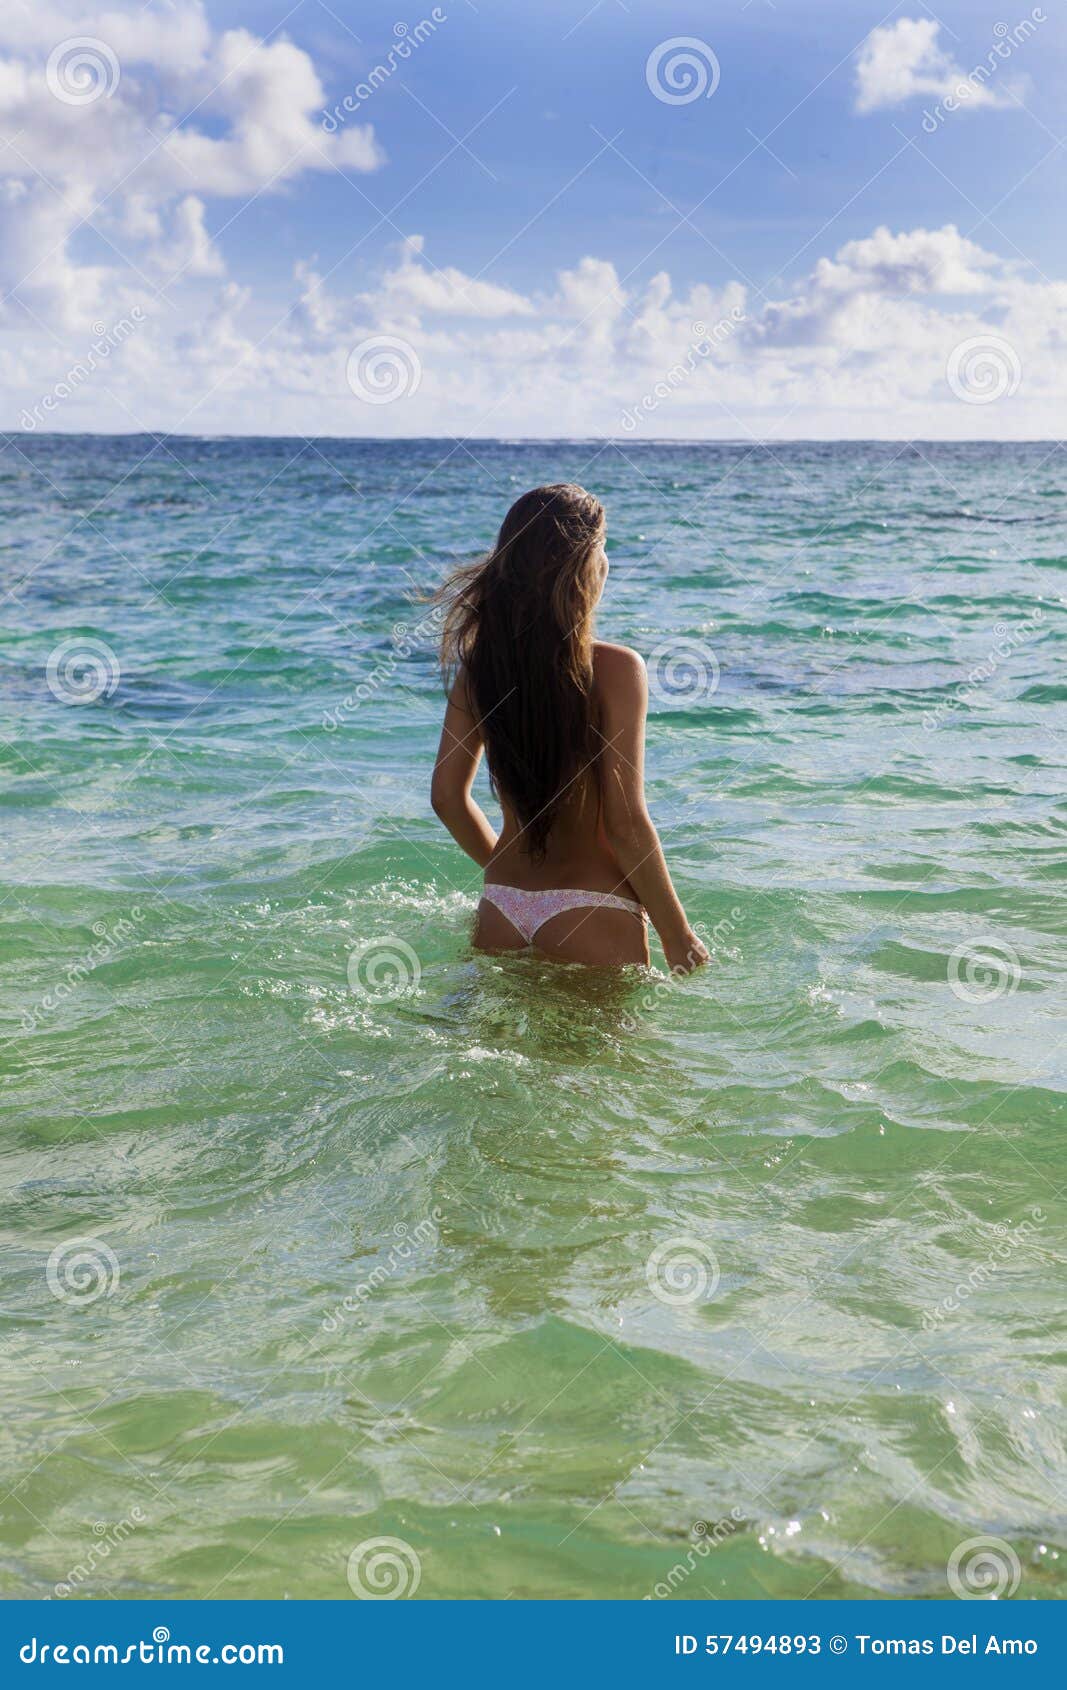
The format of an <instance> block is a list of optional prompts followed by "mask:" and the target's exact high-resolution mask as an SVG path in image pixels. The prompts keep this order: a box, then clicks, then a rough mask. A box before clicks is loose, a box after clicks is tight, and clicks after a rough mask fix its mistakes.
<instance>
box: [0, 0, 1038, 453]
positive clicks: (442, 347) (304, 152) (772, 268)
mask: <svg viewBox="0 0 1067 1690" xmlns="http://www.w3.org/2000/svg"><path fill="white" fill-rule="evenodd" d="M420 21H422V22H423V24H424V27H423V28H422V29H421V31H420V30H418V29H417V26H419V25H420ZM415 33H418V34H420V35H421V39H419V40H417V41H416V40H415ZM86 39H88V41H89V42H90V44H93V43H95V46H93V45H91V46H90V62H89V66H88V70H87V72H86V73H85V74H86V75H88V77H89V79H90V80H89V83H88V84H85V85H83V86H82V87H79V86H78V85H77V84H76V83H75V82H70V83H67V84H65V83H64V80H63V78H64V76H65V75H66V74H67V70H65V68H64V52H65V51H67V52H68V53H69V47H70V43H71V42H75V43H76V42H79V41H84V40H86ZM402 39H406V43H407V46H408V52H407V55H406V57H403V58H401V57H400V56H399V55H398V53H397V47H398V43H399V42H400V41H401V40H402ZM685 40H688V41H690V42H691V43H695V47H691V48H690V49H688V51H690V53H691V55H692V56H693V63H694V64H695V67H696V69H695V74H696V75H697V77H698V78H699V77H700V76H703V77H704V84H702V85H701V86H700V88H699V89H698V90H697V91H696V92H695V93H693V91H692V84H691V83H685V82H684V81H683V82H682V83H678V84H673V83H667V84H663V83H662V82H661V83H660V84H659V86H658V88H657V86H656V85H655V77H656V74H657V73H656V71H655V70H654V69H651V70H650V68H649V67H650V63H652V61H653V60H655V58H656V55H657V54H659V59H658V60H656V62H657V63H659V64H660V67H661V70H662V66H663V63H664V62H666V63H667V64H669V63H670V62H671V60H672V58H674V57H677V54H678V52H679V50H680V49H679V47H678V45H677V44H678V43H679V42H683V41H685ZM1065 42H1067V25H1065V22H1064V17H1063V13H1062V9H1061V10H1059V11H1057V10H1054V8H1053V5H1052V0H1048V3H1047V5H1046V6H1045V7H1041V6H1038V7H1036V8H1033V7H1026V6H1023V5H1022V4H1020V5H1018V6H1013V7H1006V6H1005V5H1004V4H1003V3H999V4H998V3H994V4H986V3H985V0H970V3H968V4H963V3H960V0H953V3H951V4H944V5H941V6H939V9H938V11H937V12H936V13H934V12H933V11H931V10H930V9H929V8H928V7H926V6H924V5H922V4H920V3H919V0H903V3H902V4H900V5H898V6H896V7H895V8H893V9H892V10H889V11H885V10H883V9H882V6H881V5H875V4H871V5H867V4H864V3H862V0H820V3H819V4H818V5H815V4H800V3H799V0H773V4H772V3H771V0H748V3H747V4H745V3H743V0H735V3H733V4H724V5H719V6H716V7H714V8H713V7H709V6H706V5H705V6H697V5H677V6H676V5H674V4H663V3H659V4H651V3H649V0H625V4H623V0H600V4H598V5H592V6H591V5H590V4H589V3H588V0H575V3H573V4H572V3H570V0H539V3H538V4H537V6H536V7H534V6H523V5H519V4H509V3H505V0H473V3H471V0H445V3H444V4H442V5H440V6H439V7H437V8H436V10H435V9H434V8H433V7H432V6H429V5H420V6H416V7H414V8H413V9H410V10H408V11H401V10H400V9H399V8H398V6H397V5H396V4H395V3H393V0H390V3H388V4H382V3H378V0H369V3H365V4H360V5H358V6H356V5H353V4H351V3H350V0H330V4H329V5H327V4H324V3H323V0H298V3H297V4H296V5H294V6H292V7H289V6H288V5H287V3H286V0H281V3H280V4H278V5H264V4H263V3H262V0H236V3H235V0H148V4H147V5H144V4H141V3H140V0H106V4H105V3H100V4H95V3H94V0H32V4H31V0H10V6H9V7H6V8H5V15H4V17H3V19H2V20H0V236H2V237H5V241H4V251H5V253H6V256H5V257H3V258H0V287H2V290H3V298H2V302H0V373H3V375H4V376H5V377H6V381H5V387H6V389H7V390H8V391H9V393H11V394H12V395H13V396H14V400H13V409H12V411H11V414H10V415H7V416H0V423H2V424H3V425H5V426H8V427H15V426H20V425H21V426H22V427H24V428H25V427H33V428H38V427H40V428H43V427H45V426H48V427H57V428H64V429H68V428H69V429H76V428H115V429H121V428H130V427H134V426H137V425H140V426H145V427H153V428H155V427H171V428H182V427H184V428H186V429H188V430H189V431H193V432H195V431H198V430H204V431H212V430H222V431H233V432H238V431H242V430H244V429H250V428H254V427H262V426H264V417H265V416H266V421H267V423H268V424H269V425H270V426H272V427H276V428H277V430H278V431H279V432H323V433H354V434H359V433H370V434H374V433H401V434H402V433H438V432H452V431H453V430H454V429H455V430H457V431H459V432H471V433H477V432H482V433H496V432H506V433H531V434H533V433H546V432H554V431H555V427H556V426H559V427H561V428H564V429H566V430H568V431H576V432H589V433H614V432H618V431H619V429H620V428H621V427H622V426H623V421H622V420H621V419H623V418H624V417H625V416H626V415H627V414H632V413H634V411H635V408H636V413H637V416H638V418H639V424H638V422H634V423H632V426H633V428H634V429H636V427H637V426H640V428H641V429H642V430H643V431H644V432H645V433H647V435H648V436H649V437H655V436H657V435H670V434H674V435H679V436H681V435H692V434H719V435H721V434H729V435H731V436H736V434H737V433H738V432H739V430H741V429H750V430H752V431H753V432H755V433H761V432H766V431H768V430H773V429H786V431H787V432H790V433H799V434H804V433H810V434H815V435H848V434H853V435H854V434H865V433H866V434H875V433H878V434H886V435H907V434H909V433H916V432H921V433H927V434H930V435H935V436H942V435H943V436H957V437H959V436H962V437H979V438H981V437H988V436H991V435H994V436H999V435H1001V434H1003V435H1011V436H1016V437H1020V436H1021V437H1033V436H1043V435H1053V434H1057V433H1058V432H1059V431H1060V428H1061V426H1062V418H1061V415H1060V412H1059V408H1058V407H1059V399H1058V392H1057V388H1056V383H1057V381H1059V382H1060V386H1061V387H1062V380H1061V378H1062V376H1063V375H1064V374H1065V373H1067V372H1065V371H1064V370H1063V368H1062V367H1061V365H1062V360H1063V352H1062V348H1063V346H1064V345H1067V289H1065V284H1064V281H1063V280H1062V278H1064V277H1065V276H1067V253H1065V251H1064V244H1065V240H1067V236H1065V232H1064V224H1063V218H1062V216H1061V215H1059V211H1060V208H1061V207H1062V203H1063V195H1062V182H1063V170H1064V158H1065V153H1064V148H1063V146H1062V145H1061V144H1060V142H1059V139H1058V137H1059V134H1060V129H1061V126H1062V123H1063V118H1062V110H1061V107H1062V101H1061V99H1060V91H1061V90H1062V87H1063V85H1064V78H1063V72H1064V68H1065V67H1064V59H1065ZM672 43H673V44H675V45H674V46H673V47H672ZM681 50H682V51H683V52H684V51H686V49H684V48H682V49H681ZM57 55H58V58H57ZM650 56H651V58H650ZM375 66H378V67H380V73H379V74H378V75H377V76H376V77H374V81H375V82H376V86H374V87H373V88H372V89H371V90H370V91H369V93H368V90H367V87H366V82H367V79H368V78H370V77H371V76H372V73H373V72H374V67H375ZM67 69H69V66H68V67H67ZM382 73H384V74H382ZM94 77H95V78H96V83H95V84H94V83H93V81H92V79H93V78H94ZM361 85H363V88H362V95H360V94H359V90H360V88H361ZM672 89H673V90H675V91H677V90H678V89H680V90H681V93H682V95H683V96H685V97H684V98H673V97H672V98H667V99H665V98H662V97H661V95H662V94H663V93H664V92H666V93H667V94H671V92H672ZM954 91H955V95H956V99H955V104H956V107H957V109H955V110H949V109H946V107H945V97H946V95H947V96H948V100H949V104H951V103H952V97H953V93H954ZM691 93H692V97H689V95H690V94H691ZM346 96H348V97H349V100H350V102H351V100H352V99H353V98H357V97H358V98H360V104H359V109H358V110H355V111H352V110H349V111H347V112H346V111H344V110H343V108H341V109H340V113H339V116H340V121H338V122H334V123H332V124H331V122H330V120H327V122H326V125H325V126H324V125H323V112H329V111H330V110H331V109H338V108H340V106H341V102H343V101H344V99H345V97H346ZM924 118H925V121H924ZM405 242H409V243H411V244H409V245H408V246H407V247H405ZM842 254H844V257H843V258H842V256H841V255H842ZM664 273H665V274H666V276H667V277H669V283H667V284H665V283H664V282H663V281H662V280H661V279H660V278H662V276H663V275H664ZM487 288H488V290H489V291H487ZM492 290H496V291H492ZM665 290H666V291H665ZM738 290H740V293H739V292H738ZM135 307H136V309H137V310H138V311H139V312H140V313H141V315H140V317H135V316H134V315H133V313H134V310H135ZM731 313H733V315H731ZM737 313H740V314H741V315H740V316H739V317H738V316H737ZM709 314H710V320H711V324H722V323H725V324H726V331H725V332H724V333H723V334H722V336H721V337H713V339H714V345H713V346H712V347H711V348H710V350H709V351H707V352H704V351H701V350H699V348H700V345H701V342H700V336H699V335H697V334H696V333H695V332H694V329H693V324H694V323H697V324H698V325H700V326H704V327H707V326H708V324H707V321H706V320H707V319H708V318H709ZM123 325H132V327H129V328H124V327H123ZM383 336H384V337H385V338H386V340H388V341H396V342H399V343H401V347H402V350H401V351H400V352H395V350H394V352H390V353H389V354H388V356H390V357H394V358H399V360H400V362H401V364H402V365H403V369H402V370H401V371H400V379H399V386H400V388H401V389H402V391H400V392H398V394H397V395H396V403H392V402H391V401H390V402H382V401H381V396H380V395H379V394H377V393H372V394H371V395H370V397H368V393H367V386H368V384H367V382H365V381H364V380H363V378H362V377H361V376H360V375H359V374H358V370H357V373H356V374H355V376H353V367H352V363H351V358H352V354H353V350H354V349H359V348H364V347H366V346H367V345H368V343H370V342H372V341H374V340H375V339H376V338H381V337H383ZM983 337H985V338H986V339H987V340H990V339H991V341H992V343H993V346H992V352H991V353H990V352H989V348H988V347H985V346H984V345H983V344H982V341H983ZM101 339H102V340H103V342H104V345H105V350H103V351H101V350H100V342H101ZM976 343H977V351H975V345H976ZM694 346H696V347H697V348H698V350H697V352H696V353H694V351H693V347H694ZM960 347H963V348H964V349H965V350H964V352H963V353H960V352H959V350H958V349H959V348H960ZM372 351H373V349H372ZM370 356H371V354H370V353H368V354H366V357H370ZM990 356H991V357H992V360H993V378H994V379H993V389H994V392H993V401H989V397H988V393H987V392H985V391H980V390H979V391H972V392H967V391H964V393H963V394H962V396H961V394H960V393H959V392H958V391H957V387H958V385H959V382H958V380H957V377H958V366H959V365H960V364H961V362H962V363H963V364H965V365H966V364H967V363H968V360H970V361H971V362H974V360H975V359H977V362H978V366H979V370H980V372H981V370H984V369H986V363H987V362H988V357H990ZM363 358H364V354H363V353H362V352H360V353H358V355H357V358H356V363H357V366H358V367H359V368H363V364H361V363H360V360H361V359H363ZM87 360H88V362H89V364H90V365H91V366H92V367H91V369H90V376H91V378H92V379H89V378H86V377H79V378H78V379H77V380H75V381H74V382H73V383H72V382H71V380H70V379H69V376H70V370H71V368H73V366H74V365H75V364H78V365H81V366H84V365H85V363H86V361H87ZM983 360H986V362H983ZM105 365H106V368H105ZM689 366H692V367H689ZM368 368H370V366H368ZM953 369H956V376H953V375H952V371H953ZM679 370H680V371H681V374H680V375H679V374H678V371H679ZM670 372H675V374H674V375H673V376H671V375H670ZM946 372H947V374H946ZM394 373H395V372H394ZM378 374H379V376H380V375H381V370H379V372H378ZM386 374H388V370H386ZM372 377H373V379H372V380H371V382H370V385H371V387H373V386H374V381H375V380H377V379H378V378H377V377H374V376H373V369H372ZM987 378H988V372H987ZM664 384H666V385H667V387H668V388H669V389H670V391H669V392H668V393H667V394H665V395H663V396H662V397H657V395H658V393H659V390H660V388H661V387H662V386H663V385H664ZM57 387H62V388H63V389H64V393H63V396H62V399H61V402H59V401H57V400H56V399H55V398H54V397H53V399H52V402H51V403H49V402H48V396H49V395H50V394H52V393H53V390H54V389H55V388H57ZM964 387H965V388H966V383H964ZM979 387H980V383H979ZM998 388H1003V392H999V391H995V390H997V389H998ZM652 400H654V401H655V402H654V403H652V402H651V401H652ZM353 401H354V403H353ZM265 406H266V407H267V409H266V411H265ZM27 418H28V419H29V420H28V421H27Z"/></svg>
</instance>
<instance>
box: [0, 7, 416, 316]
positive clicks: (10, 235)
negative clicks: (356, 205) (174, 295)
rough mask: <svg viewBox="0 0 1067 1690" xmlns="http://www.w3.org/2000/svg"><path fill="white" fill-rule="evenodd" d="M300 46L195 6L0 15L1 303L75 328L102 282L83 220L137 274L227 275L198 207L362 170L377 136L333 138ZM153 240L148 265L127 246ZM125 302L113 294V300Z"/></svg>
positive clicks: (373, 156) (363, 128) (354, 127)
mask: <svg viewBox="0 0 1067 1690" xmlns="http://www.w3.org/2000/svg"><path fill="white" fill-rule="evenodd" d="M325 98H326V96H325V91H324V89H323V86H322V83H321V82H320V80H319V76H318V73H317V72H316V69H315V67H314V65H313V63H312V61H311V59H310V58H309V57H308V55H307V53H305V52H304V51H303V50H302V49H301V48H299V47H297V46H295V45H294V44H293V43H292V42H290V41H288V40H286V39H285V38H284V36H280V37H279V38H277V39H276V40H273V41H270V42H266V41H262V40H260V39H258V38H257V37H256V36H254V35H253V34H251V33H250V32H249V31H248V30H246V29H227V30H223V31H221V32H216V31H214V30H213V29H212V27H211V25H210V23H209V21H208V18H207V16H206V14H205V11H204V8H203V5H202V3H201V0H166V4H165V5H163V4H157V5H149V6H140V5H130V6H129V7H128V9H120V8H118V7H116V8H115V9H112V10H95V9H94V10H89V9H88V8H87V7H86V6H84V5H83V4H81V3H80V0H51V3H49V0H41V3H40V4H38V3H36V0H35V4H34V5H33V6H32V7H30V6H26V7H21V6H20V7H5V8H4V10H3V11H2V12H0V136H2V137H3V139H4V140H5V141H6V142H7V145H6V147H5V148H4V150H3V152H2V154H0V180H2V183H3V189H2V193H0V296H3V297H4V300H5V305H4V310H5V312H6V314H7V315H9V316H10V315H11V314H12V313H13V312H16V313H17V311H18V310H19V308H24V309H25V310H27V311H29V312H31V313H34V314H37V315H44V316H47V317H48V318H49V320H51V321H54V322H55V323H57V324H58V325H60V326H62V325H71V324H76V323H79V322H80V323H83V324H84V323H85V322H86V321H88V320H89V319H90V318H91V317H92V316H93V315H94V313H96V312H97V311H98V308H99V303H100V292H101V288H102V287H103V285H104V284H105V282H106V281H108V280H109V279H110V280H111V281H113V282H115V283H116V285H117V286H118V287H120V288H121V286H122V285H123V283H125V282H126V281H128V278H127V277H124V276H121V275H118V274H115V275H112V276H111V277H110V278H109V276H108V274H107V270H108V267H107V266H106V265H104V266H100V267H98V269H97V271H96V273H88V274H87V273H86V267H85V266H83V265H75V264H74V263H73V262H72V260H71V257H70V252H69V246H70V242H71V240H72V238H73V237H74V235H75V233H76V232H77V231H78V230H79V229H80V228H81V227H82V225H83V224H84V223H86V222H88V223H89V224H90V225H91V226H92V228H93V229H94V230H96V232H97V233H98V234H99V235H100V236H101V237H102V239H103V241H104V242H106V243H110V244H111V246H112V247H113V248H118V249H120V250H119V251H118V252H116V258H117V259H119V261H120V266H119V267H120V268H121V260H122V259H123V258H126V259H128V260H129V261H130V262H131V263H132V264H133V265H134V266H138V267H139V266H141V265H142V263H143V262H147V264H148V266H149V267H150V268H152V267H159V266H160V265H162V267H164V268H167V267H168V266H170V267H172V268H175V269H177V270H179V271H180V272H181V273H182V274H185V275H192V276H210V275H217V274H219V273H220V270H221V268H222V263H221V259H220V257H219V255H218V254H217V253H216V252H215V250H214V248H213V246H212V244H211V241H210V238H209V237H208V234H207V229H206V223H205V200H209V199H211V198H215V197H220V198H223V199H225V198H232V197H235V196H240V197H243V198H247V197H250V196H252V195H255V194H259V193H272V192H277V191H278V190H279V189H281V188H282V187H284V185H285V184H287V183H290V182H292V181H293V180H294V179H295V178H297V177H298V176H300V175H302V174H303V173H304V172H306V171H334V170H344V171H346V172H347V171H369V170H374V169H376V168H377V167H378V165H379V164H380V163H381V162H382V158H383V154H382V152H381V149H380V147H379V145H378V142H377V140H376V139H375V136H374V132H373V129H372V128H370V127H369V126H367V125H358V124H350V125H349V126H348V127H347V128H346V129H345V130H344V131H342V132H340V133H338V134H333V135H331V134H327V133H326V132H325V130H324V129H323V127H322V124H321V121H320V114H321V111H322V108H323V106H324V104H325ZM141 241H146V242H149V243H151V247H152V250H150V251H147V252H145V253H144V254H141V253H139V252H138V251H136V250H134V251H133V252H128V251H127V250H126V249H127V248H128V247H129V246H130V245H133V246H134V248H136V246H137V244H138V243H139V242H141ZM120 297H121V295H120Z"/></svg>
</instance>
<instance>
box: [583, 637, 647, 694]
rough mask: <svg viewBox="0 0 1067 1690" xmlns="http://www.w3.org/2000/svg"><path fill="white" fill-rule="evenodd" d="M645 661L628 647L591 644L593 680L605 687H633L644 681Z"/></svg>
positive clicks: (599, 642)
mask: <svg viewBox="0 0 1067 1690" xmlns="http://www.w3.org/2000/svg"><path fill="white" fill-rule="evenodd" d="M644 676H645V660H644V658H643V657H642V656H641V653H640V652H639V651H633V650H632V649H631V647H630V646H628V645H613V644H612V643H611V642H610V641H609V640H595V641H594V642H593V679H594V680H595V681H597V682H599V683H600V684H602V685H606V686H616V687H625V686H634V685H640V684H641V683H642V682H643V681H644Z"/></svg>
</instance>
